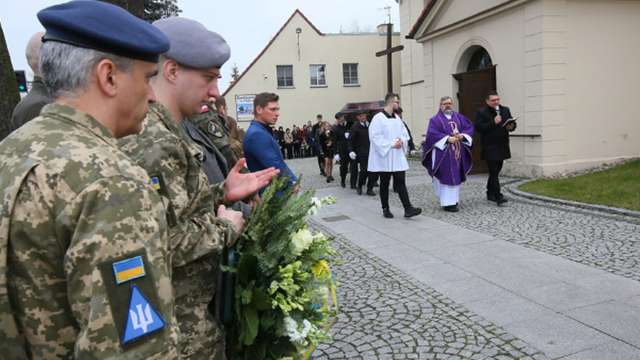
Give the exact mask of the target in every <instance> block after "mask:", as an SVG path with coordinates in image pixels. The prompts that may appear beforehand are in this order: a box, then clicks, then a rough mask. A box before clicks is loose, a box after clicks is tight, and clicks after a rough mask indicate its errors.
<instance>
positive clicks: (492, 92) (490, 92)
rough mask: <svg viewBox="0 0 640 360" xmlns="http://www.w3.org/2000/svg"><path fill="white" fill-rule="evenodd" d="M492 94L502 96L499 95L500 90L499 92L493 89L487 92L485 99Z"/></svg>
mask: <svg viewBox="0 0 640 360" xmlns="http://www.w3.org/2000/svg"><path fill="white" fill-rule="evenodd" d="M492 96H500V95H498V92H497V91H495V90H491V91H489V92H488V93H487V97H485V98H484V99H485V100H489V98H491V97H492Z"/></svg>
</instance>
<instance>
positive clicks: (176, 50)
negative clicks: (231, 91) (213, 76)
mask: <svg viewBox="0 0 640 360" xmlns="http://www.w3.org/2000/svg"><path fill="white" fill-rule="evenodd" d="M153 25H154V26H156V27H157V28H158V29H160V31H162V32H163V33H164V34H165V35H166V36H167V37H168V38H169V42H170V48H169V51H167V52H166V53H164V55H165V56H166V57H168V58H170V59H173V60H175V61H176V62H178V63H179V64H181V65H184V66H188V67H191V68H195V69H208V68H212V67H222V65H223V64H224V63H225V62H226V61H227V60H229V57H230V56H231V49H229V45H227V42H226V41H225V40H224V38H222V36H220V35H219V34H218V33H215V32H213V31H209V30H207V29H206V28H205V27H204V26H203V25H202V24H200V23H199V22H197V21H195V20H190V19H185V18H182V17H177V16H174V17H170V18H166V19H160V20H157V21H154V23H153Z"/></svg>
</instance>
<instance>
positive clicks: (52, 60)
mask: <svg viewBox="0 0 640 360" xmlns="http://www.w3.org/2000/svg"><path fill="white" fill-rule="evenodd" d="M103 59H109V60H111V61H112V62H113V63H114V64H115V65H116V66H117V67H118V69H119V70H120V71H123V72H129V71H131V70H132V69H133V61H134V60H133V59H130V58H125V57H122V56H118V55H113V54H108V53H104V52H101V51H98V50H93V49H87V48H83V47H78V46H74V45H69V44H66V43H62V42H57V41H47V42H45V43H43V44H42V47H41V49H40V73H41V74H42V78H43V80H44V83H45V85H46V86H47V89H48V90H49V94H51V96H52V97H53V98H54V99H55V98H59V97H61V96H75V95H78V94H79V92H81V91H83V90H85V89H86V87H87V85H88V83H89V79H90V77H91V74H92V73H93V71H94V67H95V66H96V65H97V64H98V63H99V62H100V61H102V60H103Z"/></svg>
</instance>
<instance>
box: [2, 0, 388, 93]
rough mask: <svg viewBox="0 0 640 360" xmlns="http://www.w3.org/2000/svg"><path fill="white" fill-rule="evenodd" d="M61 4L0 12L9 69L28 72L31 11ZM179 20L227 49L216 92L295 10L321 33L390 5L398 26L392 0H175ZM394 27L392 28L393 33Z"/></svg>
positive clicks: (377, 16) (372, 16)
mask: <svg viewBox="0 0 640 360" xmlns="http://www.w3.org/2000/svg"><path fill="white" fill-rule="evenodd" d="M60 2H61V1H51V0H23V1H11V5H10V6H5V7H4V9H3V11H2V12H1V13H0V23H2V29H3V30H4V36H5V38H6V40H7V45H8V47H9V53H10V54H11V61H12V63H13V68H14V69H16V70H26V72H27V78H29V79H31V77H32V73H31V70H30V69H29V67H28V66H27V61H26V59H25V57H24V50H25V45H26V43H27V41H28V40H29V37H30V36H31V35H32V34H33V33H35V32H37V31H41V30H42V26H41V25H40V23H39V22H38V19H37V18H36V13H37V12H38V11H39V10H41V9H43V8H45V7H47V6H50V5H54V4H58V3H60ZM178 6H179V7H180V8H181V9H182V14H181V16H184V17H188V18H191V19H194V20H197V21H200V22H201V23H203V24H204V25H205V26H206V27H207V28H209V29H210V30H213V31H216V32H218V33H220V34H221V35H222V36H223V37H224V38H225V39H226V40H227V42H228V43H229V45H230V46H231V59H230V60H229V61H228V62H227V63H226V64H225V66H224V68H223V69H222V74H223V78H222V82H221V86H220V88H221V89H220V90H221V91H224V90H225V89H226V88H227V86H228V83H229V78H230V73H231V67H232V66H233V64H237V65H238V67H239V69H240V71H243V70H244V69H245V68H246V66H247V65H249V63H251V61H252V60H253V59H254V58H255V57H256V56H257V55H258V53H259V52H260V51H261V50H262V49H263V48H264V46H265V45H266V44H267V42H269V40H270V39H271V37H273V35H275V33H276V32H277V31H278V30H279V29H280V27H281V26H282V25H283V24H284V22H285V21H286V20H287V19H288V18H289V16H291V14H292V13H293V11H294V10H295V9H300V11H302V13H303V14H305V15H306V16H307V18H308V19H309V20H310V21H311V22H312V23H313V24H314V25H315V26H316V27H317V28H318V29H319V30H320V31H321V32H324V33H337V32H340V31H343V32H353V31H358V30H359V31H375V28H376V26H377V25H378V24H381V23H385V22H386V21H387V12H386V10H384V7H385V6H390V7H391V21H392V22H393V23H394V24H398V4H397V3H396V1H395V0H324V1H319V0H234V1H229V0H222V1H212V0H178ZM398 29H399V28H398V25H396V26H395V28H394V30H396V31H398Z"/></svg>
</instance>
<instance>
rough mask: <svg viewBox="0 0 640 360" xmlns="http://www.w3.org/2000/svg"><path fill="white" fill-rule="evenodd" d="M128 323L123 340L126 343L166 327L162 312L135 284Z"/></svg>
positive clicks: (130, 301)
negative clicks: (160, 312)
mask: <svg viewBox="0 0 640 360" xmlns="http://www.w3.org/2000/svg"><path fill="white" fill-rule="evenodd" d="M126 324H127V325H126V327H125V330H124V336H123V338H122V342H123V343H125V344H126V343H128V342H131V341H133V340H136V339H139V338H141V337H143V336H145V335H148V334H151V333H152V332H154V331H157V330H160V329H162V328H164V320H162V317H160V314H158V312H157V311H156V310H155V309H154V308H153V307H152V306H151V304H150V303H149V301H148V300H147V299H146V298H145V297H144V295H142V292H141V291H140V289H138V287H137V286H135V285H132V286H131V298H130V300H129V313H128V314H127V320H126Z"/></svg>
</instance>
